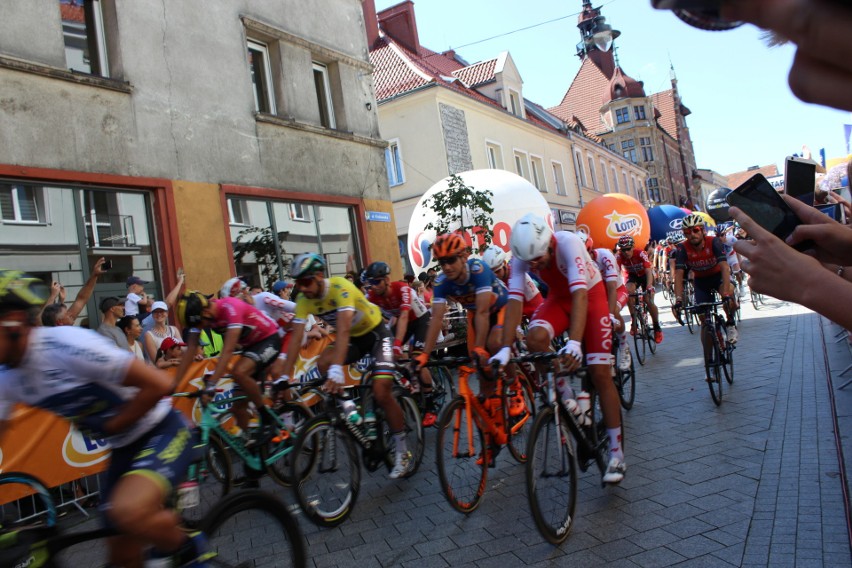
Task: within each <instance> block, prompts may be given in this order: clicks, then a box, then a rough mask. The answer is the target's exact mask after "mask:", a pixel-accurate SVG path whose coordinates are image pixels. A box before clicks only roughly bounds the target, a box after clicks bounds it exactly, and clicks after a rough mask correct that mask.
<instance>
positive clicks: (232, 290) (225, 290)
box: [219, 278, 248, 298]
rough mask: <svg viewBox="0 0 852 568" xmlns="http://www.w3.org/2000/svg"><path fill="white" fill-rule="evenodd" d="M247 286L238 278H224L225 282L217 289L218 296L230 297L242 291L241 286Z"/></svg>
mask: <svg viewBox="0 0 852 568" xmlns="http://www.w3.org/2000/svg"><path fill="white" fill-rule="evenodd" d="M247 287H248V284H246V283H245V282H243V281H242V280H240V279H239V278H231V279H229V280H226V281H225V283H224V284H222V288H221V290H219V297H220V298H232V297H234V296H237V295H238V294H239V293H240V292H242V290H243V288H247Z"/></svg>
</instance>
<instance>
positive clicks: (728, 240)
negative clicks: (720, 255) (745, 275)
mask: <svg viewBox="0 0 852 568" xmlns="http://www.w3.org/2000/svg"><path fill="white" fill-rule="evenodd" d="M721 239H722V245H723V247H724V249H725V258H727V259H728V266H732V267H733V266H736V265H738V264H739V263H740V259H739V258H738V257H737V253H736V252H734V244H736V242H737V240H738V239H737V237H736V236H735V235H734V232H733V231H726V232H725V234H723V235H722V237H721Z"/></svg>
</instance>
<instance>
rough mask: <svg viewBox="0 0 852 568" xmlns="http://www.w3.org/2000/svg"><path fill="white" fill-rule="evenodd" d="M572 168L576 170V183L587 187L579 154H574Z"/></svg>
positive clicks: (581, 157) (581, 158)
mask: <svg viewBox="0 0 852 568" xmlns="http://www.w3.org/2000/svg"><path fill="white" fill-rule="evenodd" d="M574 167H575V168H577V183H578V184H580V185H582V186H587V185H588V184H587V183H586V171H585V170H584V169H583V155H582V154H580V152H574Z"/></svg>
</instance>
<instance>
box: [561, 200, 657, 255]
mask: <svg viewBox="0 0 852 568" xmlns="http://www.w3.org/2000/svg"><path fill="white" fill-rule="evenodd" d="M577 230H578V231H579V230H582V231H586V233H587V234H589V235H590V236H591V237H592V239H594V241H595V246H598V247H605V248H608V249H611V248H614V247H615V244H616V243H617V242H618V238H619V237H621V236H624V235H629V236H631V237H633V239H634V240H635V241H636V246H637V247H639V248H645V245H647V244H648V240H649V239H650V237H651V224H650V222H649V221H648V213H647V212H646V211H645V208H644V207H642V204H641V203H639V202H638V201H636V200H635V199H633V198H632V197H630V196H629V195H624V194H622V193H608V194H606V195H601V196H600V197H596V198H594V199H592V200H591V201H589V202H588V203H587V204H586V206H585V207H583V209H581V210H580V214H579V215H577Z"/></svg>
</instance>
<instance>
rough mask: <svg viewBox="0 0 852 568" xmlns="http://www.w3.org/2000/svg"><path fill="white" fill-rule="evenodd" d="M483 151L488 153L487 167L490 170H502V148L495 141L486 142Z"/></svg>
mask: <svg viewBox="0 0 852 568" xmlns="http://www.w3.org/2000/svg"><path fill="white" fill-rule="evenodd" d="M485 152H486V154H487V155H488V167H489V168H491V169H492V170H502V169H503V148H501V147H500V145H499V144H497V143H495V142H486V143H485Z"/></svg>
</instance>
